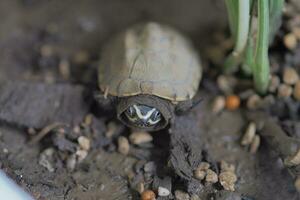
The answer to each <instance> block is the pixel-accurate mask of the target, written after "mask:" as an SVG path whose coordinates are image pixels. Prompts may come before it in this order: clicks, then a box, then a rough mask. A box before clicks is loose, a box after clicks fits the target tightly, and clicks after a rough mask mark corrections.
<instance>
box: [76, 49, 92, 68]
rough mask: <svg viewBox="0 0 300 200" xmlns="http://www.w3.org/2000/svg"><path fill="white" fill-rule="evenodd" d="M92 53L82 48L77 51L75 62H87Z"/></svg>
mask: <svg viewBox="0 0 300 200" xmlns="http://www.w3.org/2000/svg"><path fill="white" fill-rule="evenodd" d="M89 58H90V55H89V53H88V52H87V51H85V50H80V51H78V52H76V54H75V56H74V58H73V61H74V63H75V64H78V65H82V64H86V63H87V62H88V61H89Z"/></svg>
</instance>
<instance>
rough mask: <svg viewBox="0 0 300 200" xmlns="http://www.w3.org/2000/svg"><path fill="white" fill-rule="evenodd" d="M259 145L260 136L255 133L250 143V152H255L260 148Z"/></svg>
mask: <svg viewBox="0 0 300 200" xmlns="http://www.w3.org/2000/svg"><path fill="white" fill-rule="evenodd" d="M259 145H260V136H259V135H255V136H254V138H253V141H252V143H251V145H250V153H252V154H255V153H256V152H257V150H258V148H259Z"/></svg>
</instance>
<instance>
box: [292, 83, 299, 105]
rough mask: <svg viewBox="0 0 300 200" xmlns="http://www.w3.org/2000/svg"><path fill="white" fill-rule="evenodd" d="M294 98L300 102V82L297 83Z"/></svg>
mask: <svg viewBox="0 0 300 200" xmlns="http://www.w3.org/2000/svg"><path fill="white" fill-rule="evenodd" d="M293 96H294V98H295V99H296V100H297V101H300V81H297V83H296V84H295V87H294V90H293Z"/></svg>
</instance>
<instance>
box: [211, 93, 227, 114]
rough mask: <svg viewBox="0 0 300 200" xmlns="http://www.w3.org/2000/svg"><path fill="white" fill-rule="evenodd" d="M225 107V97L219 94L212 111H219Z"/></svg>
mask: <svg viewBox="0 0 300 200" xmlns="http://www.w3.org/2000/svg"><path fill="white" fill-rule="evenodd" d="M224 108H225V97H223V96H217V97H216V98H215V99H214V101H213V104H212V112H213V113H219V112H220V111H222V110H223V109H224Z"/></svg>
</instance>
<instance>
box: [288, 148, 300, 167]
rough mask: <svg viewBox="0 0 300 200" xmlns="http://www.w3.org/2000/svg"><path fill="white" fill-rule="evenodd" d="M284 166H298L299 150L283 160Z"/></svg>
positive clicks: (299, 163) (299, 160) (299, 159)
mask: <svg viewBox="0 0 300 200" xmlns="http://www.w3.org/2000/svg"><path fill="white" fill-rule="evenodd" d="M284 164H285V165H286V166H297V165H300V149H299V150H298V151H297V153H296V154H295V155H292V156H288V157H287V158H286V159H284Z"/></svg>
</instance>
